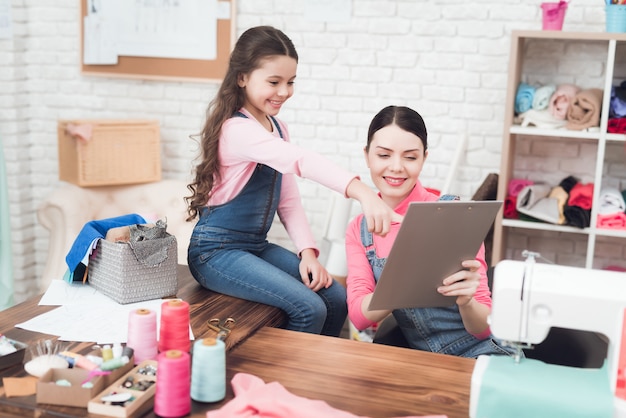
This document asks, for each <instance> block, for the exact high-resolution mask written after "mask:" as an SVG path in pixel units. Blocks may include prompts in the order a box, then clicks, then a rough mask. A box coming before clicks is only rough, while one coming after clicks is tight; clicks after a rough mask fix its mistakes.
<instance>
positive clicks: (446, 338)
mask: <svg viewBox="0 0 626 418" xmlns="http://www.w3.org/2000/svg"><path fill="white" fill-rule="evenodd" d="M455 197H456V196H454V195H444V196H442V197H441V198H440V200H456V199H454V198H455ZM361 243H362V244H363V246H364V247H365V255H366V257H367V259H368V261H369V262H370V266H371V267H372V272H373V273H374V278H375V279H376V281H377V282H378V278H379V277H380V275H381V274H382V271H383V267H384V266H385V262H386V261H387V260H386V259H385V258H379V257H378V256H377V255H376V249H375V248H374V237H373V235H372V233H371V232H369V231H368V230H367V223H366V221H365V218H363V220H362V222H361ZM416 280H418V278H416ZM392 313H393V316H394V318H395V320H396V322H397V323H398V326H399V327H400V330H401V331H402V334H404V337H405V339H406V340H407V343H408V344H409V346H410V347H411V348H414V349H417V350H422V351H432V352H434V353H440V354H450V355H454V356H460V357H469V358H476V357H478V356H479V355H482V354H484V355H490V354H499V355H511V354H513V351H512V350H511V349H509V348H504V347H503V346H502V345H501V343H499V342H498V341H496V339H495V338H493V337H492V338H487V339H484V340H479V339H478V338H476V337H474V336H473V335H472V334H470V333H468V332H467V330H466V329H465V326H464V325H463V319H462V318H461V314H460V313H459V307H458V306H457V305H456V304H454V305H452V306H449V307H445V308H404V309H394V310H393V312H392Z"/></svg>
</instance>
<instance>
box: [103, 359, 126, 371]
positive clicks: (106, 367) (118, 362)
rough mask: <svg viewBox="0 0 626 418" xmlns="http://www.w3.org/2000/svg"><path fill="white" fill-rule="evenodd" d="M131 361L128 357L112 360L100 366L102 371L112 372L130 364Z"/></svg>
mask: <svg viewBox="0 0 626 418" xmlns="http://www.w3.org/2000/svg"><path fill="white" fill-rule="evenodd" d="M129 361H130V360H129V358H128V357H126V356H121V357H117V358H112V359H110V360H107V361H104V362H102V364H101V365H100V370H103V371H110V370H115V369H119V368H120V367H122V366H124V365H125V364H126V363H128V362H129Z"/></svg>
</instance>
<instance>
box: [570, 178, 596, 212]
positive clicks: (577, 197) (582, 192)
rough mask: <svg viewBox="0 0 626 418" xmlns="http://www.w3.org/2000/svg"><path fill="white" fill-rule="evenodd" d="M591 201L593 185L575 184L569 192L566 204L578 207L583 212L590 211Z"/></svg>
mask: <svg viewBox="0 0 626 418" xmlns="http://www.w3.org/2000/svg"><path fill="white" fill-rule="evenodd" d="M592 201H593V183H587V184H582V183H576V185H575V186H574V187H573V188H572V190H570V192H569V200H568V201H567V204H568V205H570V206H578V207H579V208H583V209H585V210H591V205H592V203H593V202H592Z"/></svg>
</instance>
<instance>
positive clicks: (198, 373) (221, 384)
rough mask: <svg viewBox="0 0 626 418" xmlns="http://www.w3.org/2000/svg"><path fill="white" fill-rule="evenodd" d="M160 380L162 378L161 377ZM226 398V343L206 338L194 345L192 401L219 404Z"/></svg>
mask: <svg viewBox="0 0 626 418" xmlns="http://www.w3.org/2000/svg"><path fill="white" fill-rule="evenodd" d="M159 378H160V377H159ZM225 396H226V349H225V345H224V341H222V340H219V339H216V338H204V339H202V340H197V341H196V342H195V343H194V344H193V359H192V362H191V399H193V400H194V401H197V402H217V401H221V400H222V399H224V397H225Z"/></svg>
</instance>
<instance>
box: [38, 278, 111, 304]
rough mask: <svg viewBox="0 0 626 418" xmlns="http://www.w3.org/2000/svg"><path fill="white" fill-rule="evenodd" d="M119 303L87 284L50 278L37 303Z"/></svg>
mask: <svg viewBox="0 0 626 418" xmlns="http://www.w3.org/2000/svg"><path fill="white" fill-rule="evenodd" d="M100 304H107V305H108V304H110V305H114V306H116V305H119V304H118V303H117V302H115V301H114V300H113V299H111V298H110V297H108V296H106V295H105V294H104V293H101V292H99V291H98V290H96V289H95V288H93V287H91V286H89V284H83V283H80V282H76V283H68V282H66V281H65V280H52V281H51V282H50V285H49V286H48V289H47V290H46V293H44V294H43V296H42V297H41V299H40V300H39V305H54V306H61V305H100Z"/></svg>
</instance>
